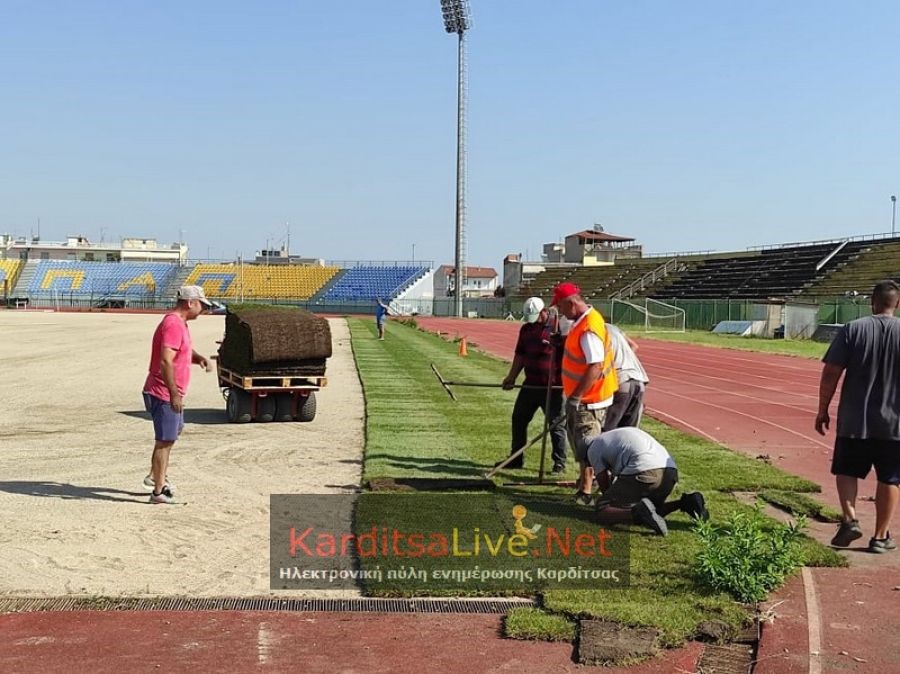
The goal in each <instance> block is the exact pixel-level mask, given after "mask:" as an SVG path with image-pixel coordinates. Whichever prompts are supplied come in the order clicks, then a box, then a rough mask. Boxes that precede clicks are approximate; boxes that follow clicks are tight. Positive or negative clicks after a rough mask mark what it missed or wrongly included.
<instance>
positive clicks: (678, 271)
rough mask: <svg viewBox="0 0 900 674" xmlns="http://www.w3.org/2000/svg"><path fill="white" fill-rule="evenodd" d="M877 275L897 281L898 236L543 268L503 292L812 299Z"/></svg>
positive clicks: (862, 285) (858, 288)
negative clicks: (561, 286)
mask: <svg viewBox="0 0 900 674" xmlns="http://www.w3.org/2000/svg"><path fill="white" fill-rule="evenodd" d="M568 257H570V256H567V258H568ZM881 278H895V279H896V278H900V239H898V238H893V237H871V236H870V237H860V238H848V239H841V240H832V241H819V242H809V243H794V244H784V245H777V246H765V247H760V248H752V249H748V250H745V251H736V252H732V253H712V252H705V253H683V254H679V253H673V254H669V255H663V256H653V257H638V258H635V257H631V256H627V257H625V258H624V259H621V260H617V259H614V260H613V261H612V262H611V263H607V264H603V265H597V264H596V262H594V263H593V264H577V263H575V264H572V263H562V264H559V263H557V264H553V263H547V264H546V267H545V268H544V269H543V270H542V271H540V272H538V273H537V274H535V275H534V276H533V277H532V278H530V279H527V280H525V282H524V283H523V284H522V285H521V286H519V287H518V288H516V289H514V290H513V291H511V290H510V288H509V287H508V288H507V292H508V293H510V294H511V295H512V296H514V297H516V298H518V299H521V298H524V297H528V296H532V295H537V296H541V297H547V296H549V295H550V294H551V291H552V288H553V287H554V286H555V285H556V284H557V283H559V282H561V281H571V282H573V283H576V284H578V285H579V286H580V287H581V288H582V291H583V294H584V295H585V296H586V297H588V298H591V299H627V298H629V297H633V296H638V297H653V298H658V299H666V300H689V299H729V298H730V299H752V300H769V299H781V300H786V299H796V298H801V297H802V298H807V299H810V300H814V299H816V298H827V297H841V296H843V295H845V294H847V293H848V292H862V291H866V292H868V289H870V288H871V286H872V285H873V284H874V283H875V281H877V280H879V279H881Z"/></svg>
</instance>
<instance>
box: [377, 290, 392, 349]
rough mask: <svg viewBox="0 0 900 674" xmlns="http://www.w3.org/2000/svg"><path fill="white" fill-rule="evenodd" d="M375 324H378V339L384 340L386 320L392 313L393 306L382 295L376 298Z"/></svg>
mask: <svg viewBox="0 0 900 674" xmlns="http://www.w3.org/2000/svg"><path fill="white" fill-rule="evenodd" d="M375 303H376V304H375V324H376V325H377V326H378V339H380V340H382V341H383V340H384V322H385V321H386V320H387V317H388V316H390V314H391V308H390V307H389V306H388V305H387V304H385V303H384V301H383V300H382V299H381V298H380V297H376V298H375Z"/></svg>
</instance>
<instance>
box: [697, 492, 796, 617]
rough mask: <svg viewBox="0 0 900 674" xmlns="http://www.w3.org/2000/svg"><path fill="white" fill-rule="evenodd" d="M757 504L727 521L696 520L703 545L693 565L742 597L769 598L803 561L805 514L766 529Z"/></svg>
mask: <svg viewBox="0 0 900 674" xmlns="http://www.w3.org/2000/svg"><path fill="white" fill-rule="evenodd" d="M766 524H767V522H766V519H765V518H764V517H763V516H762V513H761V512H760V505H759V504H757V506H756V508H755V510H754V511H753V512H752V513H746V512H738V513H735V514H734V515H732V516H731V518H730V519H729V520H728V521H727V522H726V523H725V526H724V527H717V526H716V525H714V524H712V523H710V522H702V521H700V522H698V523H697V533H698V535H699V538H700V543H701V551H700V553H699V554H698V555H697V560H696V567H695V571H696V573H697V576H698V577H699V579H700V581H701V582H702V583H703V584H705V585H708V586H709V587H711V588H712V589H714V590H717V591H724V592H728V593H729V594H731V596H733V597H734V598H735V599H737V600H739V601H743V602H757V601H762V600H763V599H765V598H766V595H767V594H768V593H769V591H770V590H774V589H775V588H777V587H779V586H780V585H781V584H782V583H783V582H784V579H785V578H786V577H787V576H788V574H790V573H791V572H792V571H793V570H794V569H796V568H797V567H798V566H799V565H801V564H803V553H802V550H801V541H800V539H801V536H802V531H803V529H804V527H805V526H806V518H804V517H798V518H797V521H796V522H792V523H789V524H778V525H776V526H775V527H774V528H773V529H770V530H767V528H766V526H765V525H766Z"/></svg>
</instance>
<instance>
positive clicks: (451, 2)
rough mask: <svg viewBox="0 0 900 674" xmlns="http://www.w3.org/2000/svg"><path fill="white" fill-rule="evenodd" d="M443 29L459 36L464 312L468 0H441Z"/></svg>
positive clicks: (459, 286) (459, 248)
mask: <svg viewBox="0 0 900 674" xmlns="http://www.w3.org/2000/svg"><path fill="white" fill-rule="evenodd" d="M441 14H443V16H444V29H445V30H446V31H447V32H448V33H456V34H457V36H458V37H459V56H458V61H457V84H456V89H457V91H456V261H455V262H456V264H455V267H456V270H455V273H454V275H455V277H456V290H455V292H454V295H453V300H454V314H455V315H456V316H459V317H461V316H462V315H463V288H465V284H466V259H465V258H466V31H467V30H469V28H471V26H472V17H471V15H470V14H469V0H441Z"/></svg>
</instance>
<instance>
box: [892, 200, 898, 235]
mask: <svg viewBox="0 0 900 674" xmlns="http://www.w3.org/2000/svg"><path fill="white" fill-rule="evenodd" d="M896 223H897V197H896V196H894V195H893V194H892V195H891V236H894V231H895V230H894V225H895V224H896Z"/></svg>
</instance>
